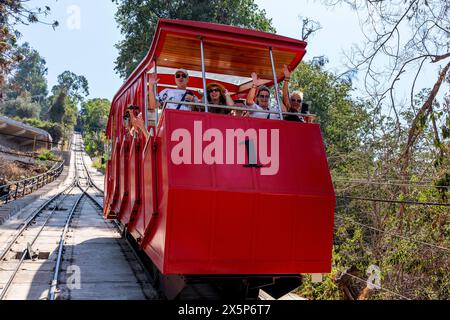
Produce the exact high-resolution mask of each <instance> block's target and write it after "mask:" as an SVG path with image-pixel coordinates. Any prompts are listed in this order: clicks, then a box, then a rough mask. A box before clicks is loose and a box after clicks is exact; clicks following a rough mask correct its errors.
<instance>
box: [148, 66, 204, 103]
mask: <svg viewBox="0 0 450 320" xmlns="http://www.w3.org/2000/svg"><path fill="white" fill-rule="evenodd" d="M158 81H159V79H157V75H156V74H155V73H153V74H151V75H150V77H149V81H148V85H149V88H148V93H149V108H150V109H155V108H159V107H160V106H161V105H162V104H163V103H164V102H166V101H186V102H196V103H198V99H197V97H196V96H195V95H194V93H193V92H192V91H189V90H187V85H188V82H189V74H188V72H187V70H185V69H178V70H177V71H176V72H175V83H176V85H177V88H176V89H170V88H167V89H164V90H162V91H161V92H160V93H159V95H158V97H155V94H154V87H155V85H156V84H157V83H158ZM192 107H193V106H191V105H186V104H182V103H178V102H176V103H168V104H167V105H166V108H167V109H176V110H185V111H191V110H192Z"/></svg>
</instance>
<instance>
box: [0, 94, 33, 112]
mask: <svg viewBox="0 0 450 320" xmlns="http://www.w3.org/2000/svg"><path fill="white" fill-rule="evenodd" d="M0 113H2V114H4V115H6V116H8V117H11V118H13V117H19V118H36V117H38V116H39V113H40V106H39V104H37V103H35V102H32V99H31V97H30V94H29V93H28V92H26V91H23V92H22V93H21V95H20V96H18V97H16V98H14V99H11V100H7V101H6V102H5V103H0Z"/></svg>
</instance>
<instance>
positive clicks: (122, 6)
mask: <svg viewBox="0 0 450 320" xmlns="http://www.w3.org/2000/svg"><path fill="white" fill-rule="evenodd" d="M113 2H115V3H116V4H117V5H118V10H117V13H116V21H117V23H118V24H119V26H120V31H121V33H122V35H123V36H124V40H122V41H120V42H119V43H118V44H117V45H116V48H117V49H118V50H119V57H118V58H117V60H116V67H115V70H116V71H117V72H118V73H119V74H120V75H121V76H122V77H124V78H125V77H127V76H128V75H130V74H131V72H132V71H133V70H134V69H135V68H136V66H137V65H138V64H139V62H140V61H141V60H142V59H143V58H144V57H145V54H146V53H147V51H148V49H149V47H150V44H151V41H152V37H153V34H154V32H155V28H156V25H157V22H158V19H160V18H165V19H185V20H197V21H207V22H216V23H222V24H229V25H235V26H240V27H246V28H251V29H257V30H262V31H271V32H275V29H274V28H273V27H272V25H271V19H268V18H267V17H266V13H265V11H264V10H261V9H259V8H258V6H257V5H256V4H255V3H254V1H253V0H197V1H188V0H174V1H160V0H144V1H137V0H113Z"/></svg>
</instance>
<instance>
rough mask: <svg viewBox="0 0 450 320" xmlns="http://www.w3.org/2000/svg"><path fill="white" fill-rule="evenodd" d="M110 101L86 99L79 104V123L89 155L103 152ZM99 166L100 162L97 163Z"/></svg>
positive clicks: (97, 154)
mask: <svg viewBox="0 0 450 320" xmlns="http://www.w3.org/2000/svg"><path fill="white" fill-rule="evenodd" d="M110 107H111V102H110V101H109V100H107V99H92V100H88V101H86V102H85V103H83V104H82V106H81V125H82V128H83V139H84V143H85V145H86V151H87V152H88V153H89V154H90V155H91V156H94V157H96V156H99V155H102V154H103V152H104V145H105V142H106V135H105V130H106V125H107V123H108V115H109V109H110ZM97 165H99V166H100V167H101V164H97Z"/></svg>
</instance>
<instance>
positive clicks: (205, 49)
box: [104, 20, 334, 299]
mask: <svg viewBox="0 0 450 320" xmlns="http://www.w3.org/2000/svg"><path fill="white" fill-rule="evenodd" d="M305 47H306V43H305V42H303V41H299V40H295V39H291V38H286V37H283V36H279V35H275V34H270V33H264V32H258V31H253V30H247V29H242V28H237V27H231V26H225V25H219V24H212V23H203V22H192V21H182V20H160V21H159V23H158V26H157V29H156V33H155V36H154V40H153V43H152V45H151V48H150V51H149V52H148V54H147V56H146V57H145V59H144V60H143V61H142V62H141V64H140V65H139V66H138V67H137V68H136V70H135V71H134V72H133V73H132V74H131V76H130V77H129V78H128V80H127V81H126V82H125V84H124V85H123V86H122V87H121V88H120V90H119V91H118V93H117V94H116V95H115V97H114V100H113V102H112V107H111V112H110V116H109V122H108V127H107V133H106V134H107V138H108V144H109V157H108V161H107V172H106V178H105V180H106V181H105V186H106V187H105V206H104V208H105V209H104V214H105V216H106V217H107V218H108V219H117V220H118V221H119V222H120V224H121V225H122V226H123V227H124V233H126V234H128V235H129V236H130V237H132V238H134V239H135V241H136V243H137V245H138V246H139V248H140V249H141V250H142V252H144V253H145V254H146V255H147V256H148V257H149V260H151V263H152V266H153V268H154V279H153V280H154V283H155V285H158V286H159V287H160V289H161V290H162V292H164V294H165V296H166V297H167V298H169V299H172V298H181V297H192V294H193V292H200V291H201V290H200V289H199V288H203V289H204V292H211V290H213V289H214V290H215V292H220V293H221V294H222V295H219V297H229V296H231V297H234V298H237V297H240V298H247V299H255V298H257V296H258V292H259V289H261V288H262V289H263V290H265V291H266V292H267V293H269V294H271V295H272V296H273V297H275V298H278V297H280V296H282V295H284V294H286V293H287V292H289V291H291V290H293V289H295V288H296V287H297V286H299V285H300V283H301V274H323V273H329V272H330V271H331V253H332V236H333V218H334V217H333V212H334V191H333V187H332V183H331V178H330V174H329V170H328V164H327V158H326V154H325V149H324V145H323V141H322V136H321V132H320V127H319V125H318V124H315V123H301V122H289V121H280V120H267V119H258V118H252V117H248V116H247V117H242V116H231V115H222V114H216V113H211V112H208V111H209V109H210V107H211V106H210V105H207V104H206V105H205V103H204V102H200V103H198V105H197V107H198V109H199V110H200V111H182V110H173V109H167V108H165V107H166V105H165V104H164V105H163V106H162V107H163V108H162V109H160V110H157V111H156V110H149V109H148V106H149V101H148V86H147V82H148V77H149V74H150V73H154V72H156V73H157V75H158V78H159V83H158V86H157V91H158V92H160V91H161V90H163V89H164V88H173V87H175V86H174V84H175V82H174V72H175V70H177V69H179V68H183V69H187V70H188V71H189V75H190V77H189V89H190V90H192V91H194V92H195V93H196V95H198V97H199V98H200V97H201V93H200V92H201V91H203V92H205V91H206V86H207V84H209V83H211V82H215V83H220V84H222V85H223V86H224V87H226V89H227V90H228V91H229V92H230V93H231V94H232V95H233V97H234V98H242V97H245V96H246V95H247V93H248V91H249V89H250V88H251V86H252V81H251V78H250V74H251V73H252V72H256V73H257V74H258V75H259V76H260V78H261V79H264V80H265V83H266V85H267V86H269V87H274V89H275V90H274V92H275V97H276V98H277V102H278V103H279V101H280V100H281V99H280V97H279V95H278V81H280V80H283V65H288V66H289V68H290V69H291V70H293V69H295V68H296V66H297V65H298V64H299V63H300V61H301V60H302V58H303V56H304V55H305V53H306V51H305ZM200 101H202V100H201V99H200ZM224 108H225V107H224ZM235 109H236V110H242V109H238V108H235ZM129 112H134V115H138V114H142V117H143V121H144V122H145V126H146V130H145V131H146V132H143V131H142V130H134V129H131V128H132V126H131V123H130V121H129V117H128V115H129V114H128V113H129ZM279 113H281V112H279ZM252 159H253V160H252ZM205 288H209V289H208V290H209V291H208V290H206V289H205ZM214 290H213V291H214ZM205 296H207V294H206V295H205Z"/></svg>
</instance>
